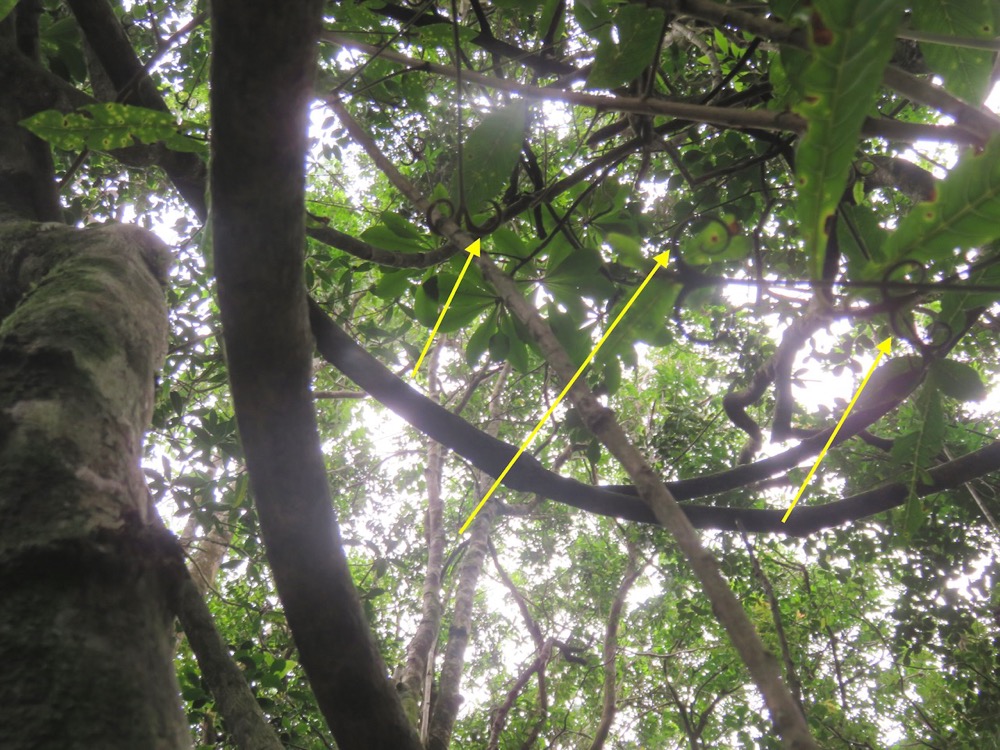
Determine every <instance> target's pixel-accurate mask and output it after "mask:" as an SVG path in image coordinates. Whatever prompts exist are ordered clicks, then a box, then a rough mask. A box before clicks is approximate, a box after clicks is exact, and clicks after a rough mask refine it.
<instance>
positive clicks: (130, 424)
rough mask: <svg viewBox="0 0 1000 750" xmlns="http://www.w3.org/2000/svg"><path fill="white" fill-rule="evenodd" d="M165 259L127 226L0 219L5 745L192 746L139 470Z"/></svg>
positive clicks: (162, 313) (0, 629)
mask: <svg viewBox="0 0 1000 750" xmlns="http://www.w3.org/2000/svg"><path fill="white" fill-rule="evenodd" d="M168 258H169V255H168V253H167V249H166V248H165V247H164V246H163V245H162V243H160V242H159V240H157V239H156V238H155V237H153V236H152V235H150V234H148V233H146V232H144V231H142V230H140V229H137V228H134V227H127V226H106V227H101V228H99V229H88V230H78V229H73V228H70V227H67V226H63V225H60V224H54V223H37V222H33V221H28V220H12V221H6V222H4V223H0V321H2V322H0V602H2V605H0V664H3V668H2V669H0V737H3V743H4V747H5V748H8V749H12V750H19V749H20V748H32V749H33V750H36V749H37V748H60V749H64V748H92V747H100V748H109V749H114V748H122V749H123V750H124V749H125V748H128V749H129V750H132V749H134V748H156V749H158V750H159V749H163V750H170V749H172V748H183V747H189V746H190V740H189V735H188V730H187V726H186V722H185V719H184V716H183V714H182V712H181V710H180V705H179V699H178V687H177V682H176V679H175V676H174V671H173V663H172V653H171V644H172V643H173V638H172V635H173V612H172V607H171V597H172V592H171V591H170V585H169V583H168V576H167V575H166V573H165V569H166V565H165V563H169V564H176V561H175V560H172V559H171V560H168V559H167V558H168V557H170V552H169V550H170V546H169V545H166V544H162V543H160V542H159V541H158V540H160V539H162V537H160V536H159V535H158V533H157V532H156V531H155V530H154V529H155V528H156V527H155V526H153V525H152V524H151V522H152V514H151V506H150V501H149V497H148V494H147V491H146V487H145V482H144V481H143V476H142V472H141V469H140V459H141V455H142V453H141V450H142V438H143V434H144V432H145V430H146V428H147V425H148V424H149V420H150V417H151V414H152V408H153V390H154V374H155V372H156V370H157V368H158V367H159V366H160V364H161V362H162V360H163V357H164V355H165V352H166V334H167V316H166V307H165V304H164V300H163V289H162V284H163V283H164V281H165V274H166V269H167V264H168Z"/></svg>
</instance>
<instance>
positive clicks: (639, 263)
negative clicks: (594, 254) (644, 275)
mask: <svg viewBox="0 0 1000 750" xmlns="http://www.w3.org/2000/svg"><path fill="white" fill-rule="evenodd" d="M605 239H606V240H607V243H608V244H609V245H611V249H612V250H614V251H615V253H616V254H617V256H618V261H619V262H620V263H624V264H625V265H626V266H629V267H631V268H645V267H646V266H647V265H648V263H647V261H646V258H645V256H644V255H643V254H642V243H641V242H639V240H637V239H636V238H635V237H632V236H630V235H627V234H622V233H621V232H608V235H607V237H605Z"/></svg>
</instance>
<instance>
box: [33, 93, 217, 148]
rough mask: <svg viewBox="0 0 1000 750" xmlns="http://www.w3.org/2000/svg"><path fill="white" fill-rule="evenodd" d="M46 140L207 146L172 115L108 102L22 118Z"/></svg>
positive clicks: (62, 144)
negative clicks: (179, 125)
mask: <svg viewBox="0 0 1000 750" xmlns="http://www.w3.org/2000/svg"><path fill="white" fill-rule="evenodd" d="M20 124H21V126H23V127H25V128H27V129H28V130H30V131H31V132H32V133H34V134H35V135H37V136H38V137H39V138H41V139H42V140H44V141H48V142H49V143H51V144H52V145H53V146H55V147H56V148H60V149H64V150H66V151H82V150H83V149H85V148H87V149H91V150H93V151H111V150H113V149H118V148H125V147H127V146H134V145H135V144H136V142H137V141H138V142H139V143H158V142H161V141H162V142H163V143H165V144H166V145H167V146H168V147H169V148H171V149H173V150H175V151H203V150H204V146H203V145H202V144H201V143H199V142H198V141H195V140H194V139H192V138H188V137H187V136H185V135H182V134H181V133H179V132H178V130H177V123H175V122H174V118H173V115H171V114H170V113H168V112H159V111H157V110H153V109H146V108H145V107H134V106H132V105H130V104H118V103H116V102H109V103H106V104H91V105H88V106H86V107H83V108H82V109H81V110H78V111H76V112H70V113H69V114H66V115H64V114H62V113H61V112H58V111H56V110H54V109H49V110H45V111H44V112H38V113H37V114H34V115H32V116H31V117H29V118H27V119H25V120H22V121H21V123H20Z"/></svg>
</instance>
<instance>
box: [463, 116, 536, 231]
mask: <svg viewBox="0 0 1000 750" xmlns="http://www.w3.org/2000/svg"><path fill="white" fill-rule="evenodd" d="M526 116H527V107H526V106H525V103H524V102H523V101H521V100H517V101H513V102H511V103H510V104H508V105H507V106H506V107H504V108H503V109H498V110H496V111H495V112H491V113H490V114H488V115H486V116H485V117H484V118H483V119H482V121H481V122H480V123H479V125H477V126H476V128H475V129H474V130H473V131H472V132H471V133H469V137H468V138H467V139H466V140H465V146H464V148H463V149H462V165H463V172H462V174H463V176H464V178H465V179H464V185H463V188H464V190H465V207H466V208H467V209H469V212H470V213H477V212H479V211H482V210H483V209H484V208H486V203H487V202H488V201H489V200H490V199H491V198H493V197H495V196H496V194H497V193H499V192H500V191H501V190H502V189H503V187H504V185H505V184H506V183H507V181H508V180H509V179H510V174H511V172H512V171H513V169H514V167H515V165H516V164H517V159H518V156H519V155H520V153H521V144H522V143H523V142H524V122H525V117H526ZM455 183H456V184H455V185H454V186H453V189H454V191H455V195H454V198H456V199H457V198H458V195H457V191H458V184H457V183H458V180H455ZM456 205H458V202H457V201H456Z"/></svg>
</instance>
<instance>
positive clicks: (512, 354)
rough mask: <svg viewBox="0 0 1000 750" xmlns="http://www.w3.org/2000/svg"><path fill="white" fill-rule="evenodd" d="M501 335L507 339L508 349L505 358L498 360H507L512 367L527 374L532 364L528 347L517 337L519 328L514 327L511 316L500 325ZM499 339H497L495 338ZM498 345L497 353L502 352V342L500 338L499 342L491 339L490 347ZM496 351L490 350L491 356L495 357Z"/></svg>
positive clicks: (504, 318)
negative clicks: (494, 352)
mask: <svg viewBox="0 0 1000 750" xmlns="http://www.w3.org/2000/svg"><path fill="white" fill-rule="evenodd" d="M500 334H502V335H503V337H504V338H506V339H507V346H508V349H507V351H506V352H505V353H504V355H503V357H497V358H496V359H498V360H499V359H505V360H506V361H508V362H510V366H511V367H513V368H514V369H515V370H517V371H518V372H520V373H526V372H528V370H529V369H530V363H529V358H528V345H527V343H526V342H525V341H524V339H522V338H521V337H520V336H518V335H517V328H516V326H515V325H514V323H513V321H512V320H511V318H510V316H509V315H505V316H504V317H503V320H502V321H501V323H500ZM494 338H497V337H494ZM494 343H495V344H496V347H497V348H496V351H498V352H499V351H501V350H502V342H501V341H500V339H499V338H497V341H496V342H494V340H493V339H492V338H491V339H490V346H491V347H492V346H494ZM493 351H494V349H492V348H491V349H490V356H491V357H492V356H493Z"/></svg>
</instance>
